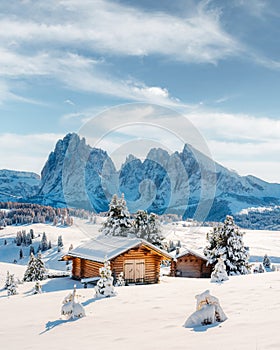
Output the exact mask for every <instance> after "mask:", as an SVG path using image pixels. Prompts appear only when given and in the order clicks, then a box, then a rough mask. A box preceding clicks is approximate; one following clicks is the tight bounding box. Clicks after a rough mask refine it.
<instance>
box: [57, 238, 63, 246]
mask: <svg viewBox="0 0 280 350" xmlns="http://www.w3.org/2000/svg"><path fill="white" fill-rule="evenodd" d="M57 246H58V247H63V241H62V236H58V238H57Z"/></svg>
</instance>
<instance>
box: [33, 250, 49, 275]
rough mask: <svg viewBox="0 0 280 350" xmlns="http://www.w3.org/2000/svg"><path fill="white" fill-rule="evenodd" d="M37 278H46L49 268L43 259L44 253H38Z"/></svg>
mask: <svg viewBox="0 0 280 350" xmlns="http://www.w3.org/2000/svg"><path fill="white" fill-rule="evenodd" d="M36 266H37V276H38V278H37V280H39V281H42V280H44V279H46V274H47V269H46V267H45V264H44V262H43V260H42V254H40V253H39V254H37V264H36Z"/></svg>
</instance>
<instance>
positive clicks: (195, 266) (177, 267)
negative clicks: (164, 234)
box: [172, 249, 213, 278]
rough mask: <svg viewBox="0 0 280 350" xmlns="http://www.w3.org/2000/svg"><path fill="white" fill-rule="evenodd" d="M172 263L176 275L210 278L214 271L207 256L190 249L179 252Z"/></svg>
mask: <svg viewBox="0 0 280 350" xmlns="http://www.w3.org/2000/svg"><path fill="white" fill-rule="evenodd" d="M172 264H173V268H172V270H173V271H174V272H175V273H174V275H175V276H176V277H193V278H209V277H211V273H212V271H213V265H211V264H207V259H206V258H205V256H203V255H201V254H199V253H196V252H194V251H192V250H189V249H188V250H185V251H184V252H182V253H181V254H178V255H177V256H176V261H173V262H172Z"/></svg>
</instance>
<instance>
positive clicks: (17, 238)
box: [16, 232, 22, 247]
mask: <svg viewBox="0 0 280 350" xmlns="http://www.w3.org/2000/svg"><path fill="white" fill-rule="evenodd" d="M16 245H17V246H18V247H19V246H21V245H22V233H21V232H17V235H16Z"/></svg>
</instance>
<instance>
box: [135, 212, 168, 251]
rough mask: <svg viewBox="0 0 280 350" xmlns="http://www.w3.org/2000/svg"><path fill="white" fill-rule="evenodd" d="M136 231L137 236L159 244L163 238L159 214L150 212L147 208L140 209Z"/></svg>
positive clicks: (136, 220)
mask: <svg viewBox="0 0 280 350" xmlns="http://www.w3.org/2000/svg"><path fill="white" fill-rule="evenodd" d="M134 233H135V234H136V236H137V237H139V238H142V239H145V240H146V241H148V242H150V243H152V244H155V245H159V246H160V245H161V241H162V239H163V237H162V235H161V227H160V223H159V220H158V218H157V216H156V215H155V214H154V213H151V214H148V213H147V212H146V211H145V210H138V211H137V213H136V216H135V220H134ZM172 243H173V242H172Z"/></svg>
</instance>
